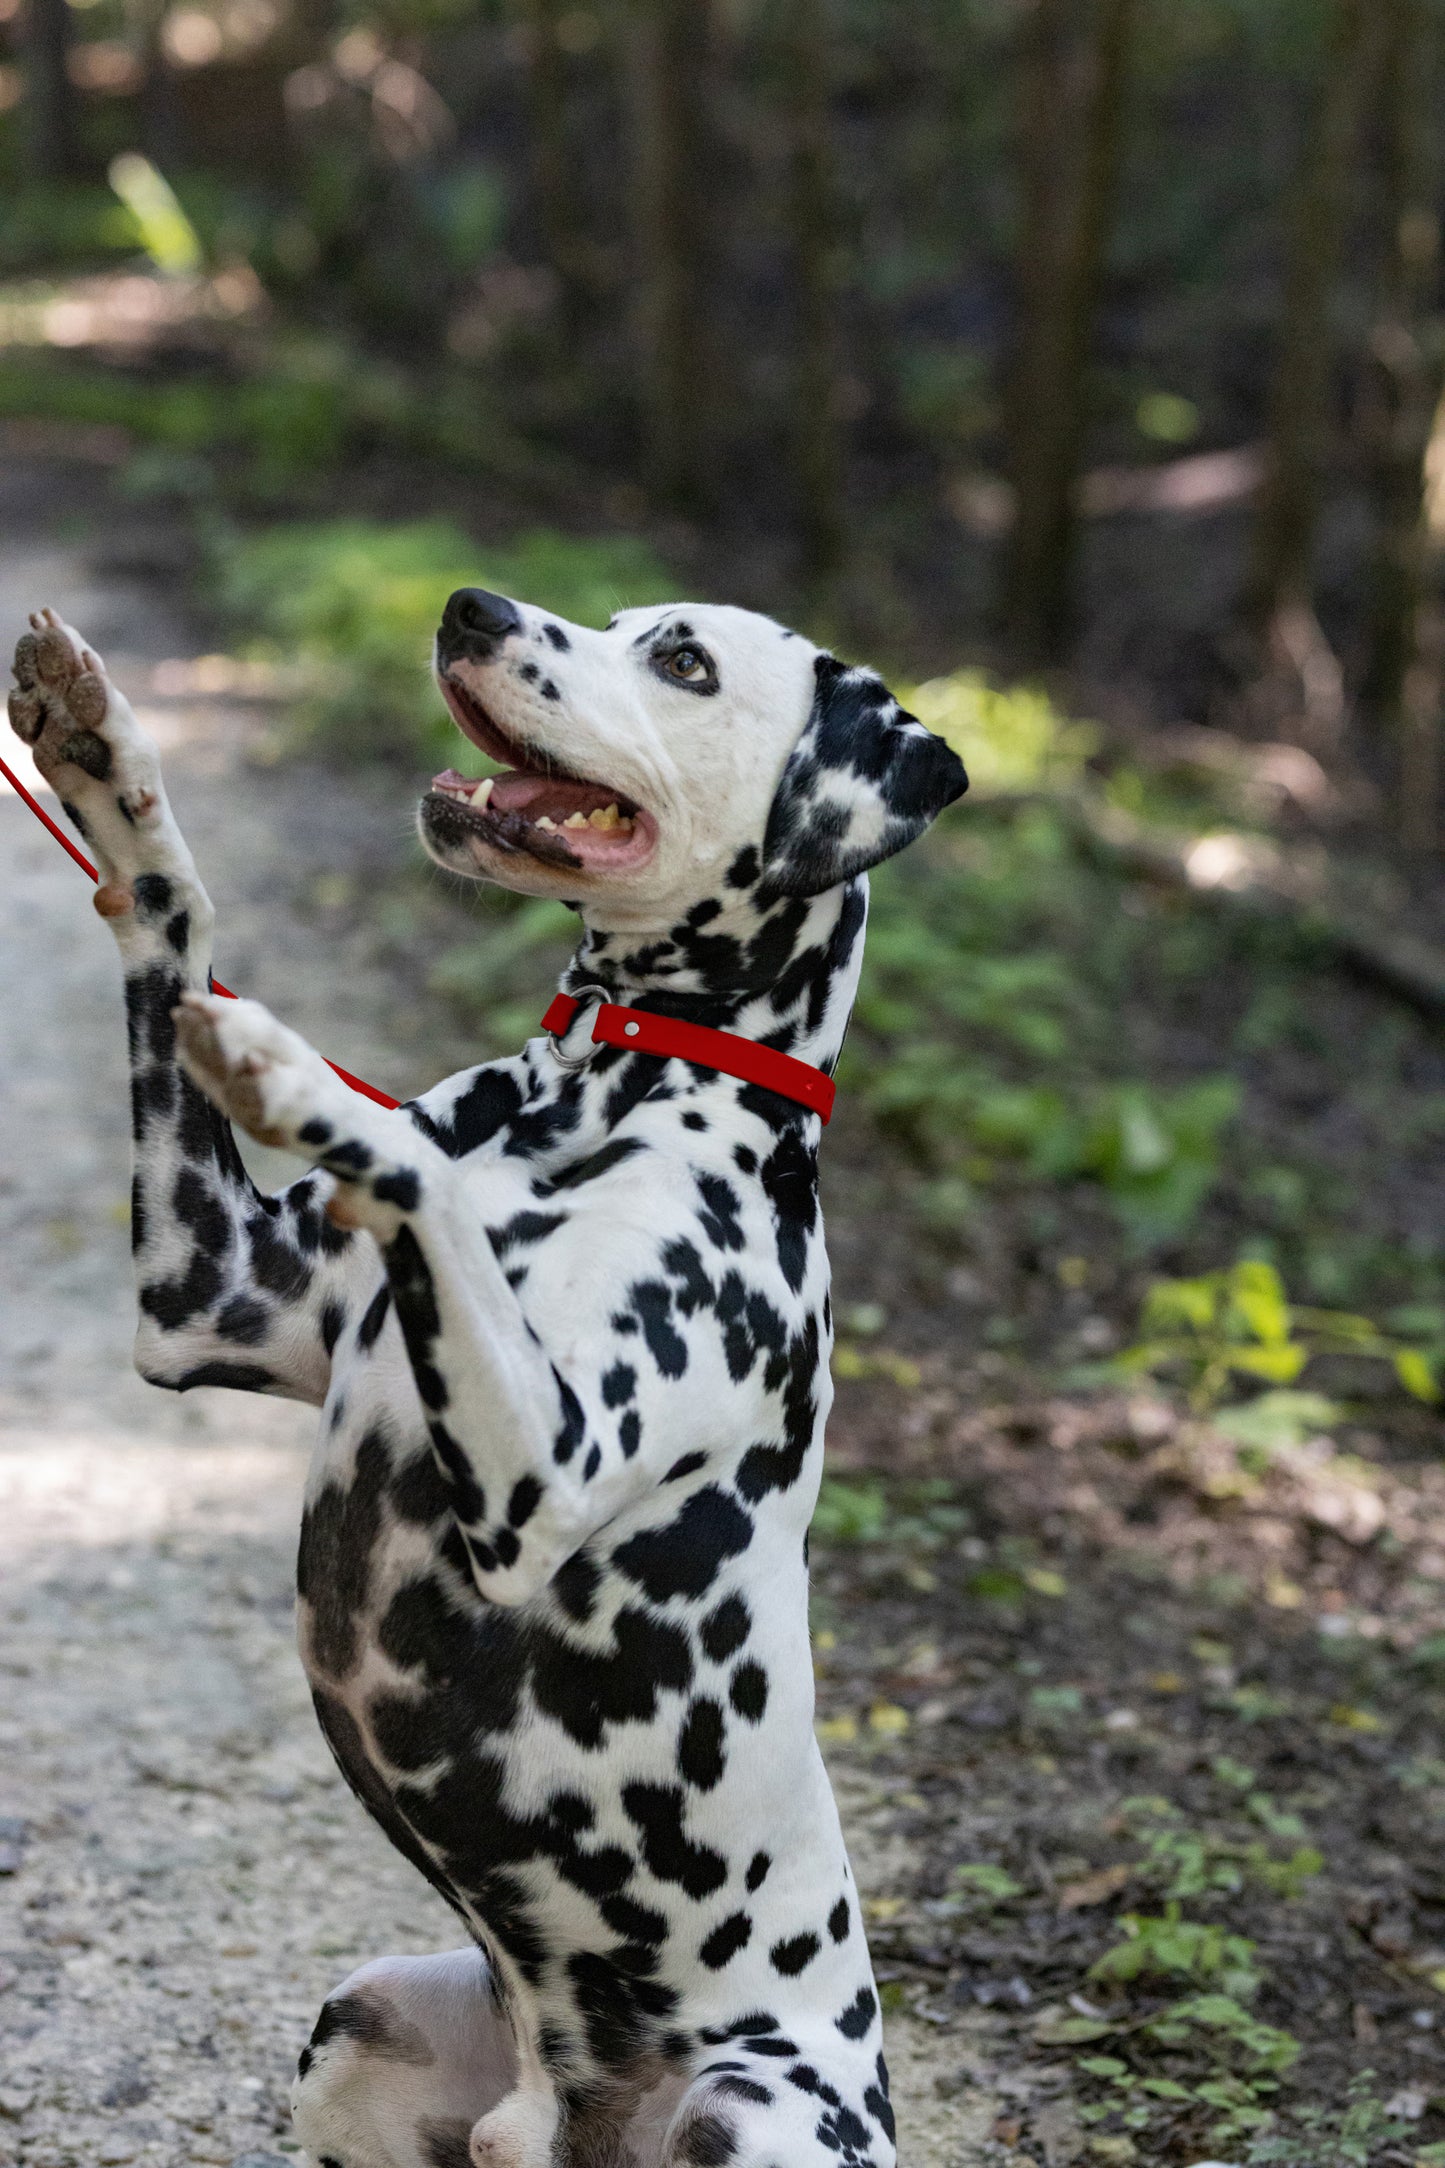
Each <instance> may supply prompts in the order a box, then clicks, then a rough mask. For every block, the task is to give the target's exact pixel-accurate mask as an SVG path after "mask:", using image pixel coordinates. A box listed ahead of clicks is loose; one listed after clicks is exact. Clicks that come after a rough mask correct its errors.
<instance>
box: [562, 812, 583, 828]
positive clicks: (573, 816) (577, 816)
mask: <svg viewBox="0 0 1445 2168" xmlns="http://www.w3.org/2000/svg"><path fill="white" fill-rule="evenodd" d="M562 826H563V827H564V828H585V827H586V826H587V815H586V814H585V813H569V814H568V815H567V818H566V820H564V821H563V823H562Z"/></svg>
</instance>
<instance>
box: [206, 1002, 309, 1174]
mask: <svg viewBox="0 0 1445 2168" xmlns="http://www.w3.org/2000/svg"><path fill="white" fill-rule="evenodd" d="M175 1020H176V1038H177V1050H178V1052H179V1055H180V1061H181V1066H182V1068H183V1069H184V1070H185V1072H186V1074H187V1075H188V1076H189V1077H190V1079H191V1081H192V1083H194V1084H197V1085H199V1086H200V1088H201V1090H202V1091H203V1092H204V1093H205V1094H206V1097H207V1098H208V1099H213V1100H214V1101H215V1103H216V1105H217V1106H218V1107H219V1108H220V1109H221V1111H222V1113H224V1114H228V1115H229V1116H230V1118H231V1120H232V1121H233V1122H237V1123H239V1124H240V1126H241V1128H242V1129H244V1130H245V1131H246V1134H247V1135H248V1136H252V1137H254V1138H255V1139H256V1141H257V1143H258V1144H271V1145H277V1146H279V1147H280V1148H281V1149H283V1150H286V1151H293V1152H302V1153H308V1154H311V1155H312V1156H314V1151H313V1147H314V1146H315V1145H316V1144H318V1143H321V1142H324V1141H325V1140H326V1139H327V1138H329V1137H330V1136H331V1135H332V1133H333V1126H334V1121H335V1116H336V1112H337V1109H338V1106H339V1105H341V1104H344V1102H345V1100H346V1099H348V1098H349V1097H350V1094H349V1093H348V1092H347V1090H346V1087H345V1085H343V1084H340V1083H338V1081H337V1079H336V1078H335V1077H334V1076H333V1075H332V1073H331V1071H330V1070H329V1069H328V1068H327V1066H326V1064H325V1062H324V1061H323V1060H322V1059H321V1056H320V1055H319V1054H318V1053H317V1052H316V1051H315V1049H314V1048H312V1047H310V1046H308V1045H307V1043H306V1041H305V1040H304V1039H303V1038H302V1037H301V1036H300V1035H299V1033H297V1032H294V1031H290V1030H288V1028H287V1027H286V1025H285V1024H283V1023H280V1022H278V1020H277V1019H276V1018H275V1017H274V1016H273V1015H272V1014H271V1012H270V1010H269V1009H267V1008H263V1007H262V1005H261V1003H260V1002H259V1001H227V1000H224V999H223V998H222V997H221V996H220V995H218V994H198V993H187V994H182V996H181V1000H180V1006H179V1007H178V1008H177V1009H176V1011H175Z"/></svg>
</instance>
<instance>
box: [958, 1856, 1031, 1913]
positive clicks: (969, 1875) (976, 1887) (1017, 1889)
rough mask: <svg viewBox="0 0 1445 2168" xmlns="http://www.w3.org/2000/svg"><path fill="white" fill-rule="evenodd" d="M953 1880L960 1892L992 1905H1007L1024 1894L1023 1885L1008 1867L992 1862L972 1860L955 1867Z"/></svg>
mask: <svg viewBox="0 0 1445 2168" xmlns="http://www.w3.org/2000/svg"><path fill="white" fill-rule="evenodd" d="M953 1879H954V1881H955V1882H956V1883H957V1884H958V1887H959V1888H960V1890H963V1891H967V1892H969V1893H970V1894H973V1895H976V1896H979V1897H985V1898H987V1899H988V1900H989V1902H990V1903H991V1904H1007V1903H1008V1902H1009V1901H1010V1900H1011V1899H1012V1898H1014V1897H1022V1895H1023V1894H1024V1888H1023V1884H1022V1883H1021V1882H1016V1881H1015V1880H1014V1878H1013V1876H1012V1875H1011V1874H1010V1873H1009V1872H1008V1869H1007V1868H1006V1867H998V1866H995V1865H994V1863H993V1862H992V1861H991V1860H986V1859H981V1860H971V1861H970V1862H969V1863H968V1864H967V1865H966V1866H963V1867H955V1868H954V1870H953Z"/></svg>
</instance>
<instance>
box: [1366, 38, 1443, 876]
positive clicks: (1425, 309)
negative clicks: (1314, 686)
mask: <svg viewBox="0 0 1445 2168" xmlns="http://www.w3.org/2000/svg"><path fill="white" fill-rule="evenodd" d="M1377 5H1378V7H1379V10H1380V17H1381V28H1382V31H1383V34H1384V38H1385V50H1384V67H1383V72H1382V82H1381V107H1380V148H1381V159H1382V165H1383V174H1382V180H1383V188H1382V196H1383V206H1382V207H1383V214H1384V217H1383V223H1384V226H1385V244H1386V254H1385V272H1384V278H1383V281H1382V292H1381V298H1380V307H1379V312H1378V316H1377V319H1376V323H1375V328H1374V332H1373V335H1372V337H1371V341H1370V354H1369V362H1368V367H1367V376H1366V398H1365V436H1366V445H1367V449H1368V453H1369V459H1370V479H1371V485H1372V494H1373V497H1374V503H1375V519H1376V532H1375V548H1374V556H1373V562H1372V564H1371V568H1370V572H1371V576H1370V582H1369V592H1368V605H1367V606H1368V622H1367V651H1366V667H1365V676H1364V682H1363V685H1362V688H1361V697H1362V700H1363V702H1364V704H1365V706H1366V707H1367V708H1368V710H1369V711H1370V713H1371V715H1372V716H1373V717H1374V719H1375V720H1376V722H1377V723H1378V724H1379V725H1380V726H1381V728H1382V729H1383V731H1384V732H1385V733H1386V734H1387V736H1388V738H1389V739H1390V741H1391V742H1392V744H1393V748H1394V754H1395V762H1396V775H1397V785H1398V804H1399V819H1398V830H1399V835H1400V840H1401V841H1402V842H1403V843H1405V844H1406V845H1408V846H1410V847H1412V848H1416V849H1422V848H1424V849H1428V848H1432V847H1433V846H1434V845H1435V844H1436V843H1437V842H1438V841H1439V832H1440V784H1441V772H1440V769H1441V747H1440V702H1441V681H1440V667H1439V665H1440V647H1441V626H1440V624H1439V614H1440V613H1439V605H1438V603H1436V604H1435V606H1434V607H1433V608H1432V607H1431V606H1430V603H1429V601H1428V599H1427V585H1428V572H1429V568H1430V558H1431V547H1430V536H1429V529H1428V524H1427V521H1426V516H1425V462H1426V458H1427V455H1428V452H1429V448H1430V440H1431V436H1432V434H1433V432H1434V426H1435V418H1436V410H1437V408H1438V407H1439V404H1440V396H1441V388H1442V371H1445V338H1442V326H1441V323H1440V319H1439V316H1438V314H1437V313H1436V311H1435V308H1434V301H1435V295H1436V290H1437V282H1438V278H1439V267H1440V227H1439V217H1438V214H1437V212H1436V208H1435V200H1436V188H1435V183H1436V179H1437V174H1436V171H1435V165H1436V161H1435V159H1434V158H1433V156H1432V154H1431V134H1430V120H1431V117H1432V105H1433V99H1432V96H1431V93H1432V91H1433V88H1434V86H1435V84H1436V82H1437V79H1438V68H1437V63H1438V48H1437V38H1436V29H1435V18H1434V16H1433V14H1432V12H1431V9H1430V7H1429V6H1428V4H1427V0H1377Z"/></svg>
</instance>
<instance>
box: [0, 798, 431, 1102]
mask: <svg viewBox="0 0 1445 2168" xmlns="http://www.w3.org/2000/svg"><path fill="white" fill-rule="evenodd" d="M0 775H3V776H4V778H5V780H6V782H7V783H8V784H9V785H10V788H11V789H12V790H13V791H14V793H15V795H16V797H17V798H20V799H23V800H24V802H25V804H26V805H28V806H29V808H30V810H31V812H32V813H33V814H34V815H35V818H36V819H37V820H38V821H40V822H41V823H42V824H43V825H44V826H45V827H46V828H48V829H49V830H50V833H51V834H52V835H53V836H54V838H55V840H56V842H57V843H58V844H59V845H60V848H61V849H62V850H63V851H69V853H70V855H71V857H72V858H73V859H74V860H75V863H76V864H77V865H78V866H79V867H80V869H81V871H82V873H88V874H89V875H90V878H91V879H92V880H93V881H98V880H99V879H100V875H99V873H98V872H97V871H96V869H95V867H94V866H93V865H92V864H91V862H90V860H89V859H88V858H87V857H86V855H85V853H84V851H81V850H77V849H76V847H75V845H74V844H73V843H72V842H71V840H70V838H69V836H68V835H67V834H66V833H65V830H64V829H63V828H62V827H61V826H60V825H59V823H58V822H56V821H53V820H52V819H51V818H50V815H49V814H48V813H47V812H46V810H45V808H44V806H43V805H41V804H40V803H39V802H38V801H37V800H36V799H35V798H33V797H32V796H31V795H30V792H29V791H28V790H27V789H26V788H25V785H24V784H23V783H22V782H21V780H20V778H19V776H18V775H17V774H16V773H15V771H14V769H13V768H9V767H7V766H6V764H5V762H4V761H3V760H0ZM211 992H212V993H213V994H222V995H224V996H225V998H226V1000H227V1001H235V1000H236V999H237V998H238V997H237V996H236V995H235V994H233V993H232V992H231V989H230V987H229V986H223V985H222V984H221V982H220V980H219V979H217V978H213V979H212V980H211ZM326 1066H327V1068H328V1069H330V1070H333V1071H334V1072H335V1074H336V1075H337V1076H339V1077H340V1079H341V1081H342V1083H343V1084H349V1085H350V1086H351V1089H352V1090H353V1091H354V1092H360V1093H361V1095H362V1097H363V1098H364V1099H374V1100H375V1101H376V1103H377V1105H378V1106H379V1107H399V1106H400V1105H401V1101H400V1100H399V1099H393V1098H392V1096H391V1094H390V1092H383V1091H378V1090H377V1088H376V1086H375V1085H374V1084H367V1083H365V1082H364V1081H363V1080H362V1078H360V1077H359V1076H353V1075H352V1074H351V1072H350V1070H349V1069H342V1068H338V1066H337V1064H336V1063H335V1062H334V1061H329V1062H327V1064H326Z"/></svg>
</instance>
